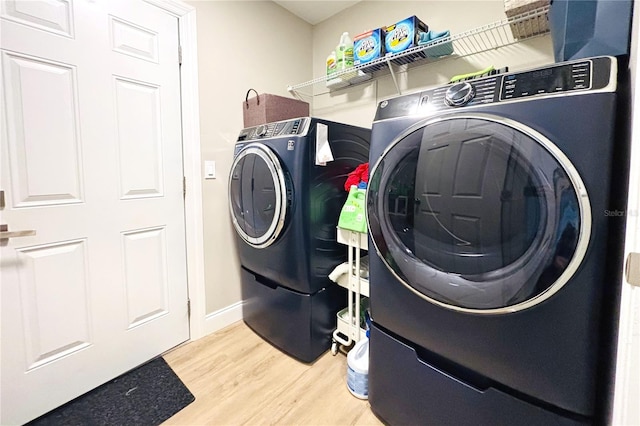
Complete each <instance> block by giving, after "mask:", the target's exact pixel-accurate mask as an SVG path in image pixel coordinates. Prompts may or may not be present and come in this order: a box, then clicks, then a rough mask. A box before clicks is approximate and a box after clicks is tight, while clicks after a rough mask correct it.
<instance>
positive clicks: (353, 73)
mask: <svg viewBox="0 0 640 426" xmlns="http://www.w3.org/2000/svg"><path fill="white" fill-rule="evenodd" d="M548 13H549V6H545V7H541V8H538V9H533V10H530V11H528V12H525V13H522V14H520V15H516V16H512V17H509V18H506V19H503V20H501V21H498V22H494V23H491V24H488V25H484V26H481V27H478V28H474V29H472V30H469V31H465V32H462V33H459V34H455V35H452V36H449V37H444V38H440V39H437V40H434V41H432V42H430V43H427V44H424V45H420V46H416V47H412V48H410V49H407V50H405V51H403V52H400V53H395V54H387V55H385V56H384V57H382V58H378V59H375V60H373V61H371V62H369V63H366V64H360V65H357V66H354V67H353V68H349V69H346V70H341V71H338V72H336V73H334V74H332V75H331V78H330V79H329V78H327V76H322V77H318V78H315V79H313V80H309V81H306V82H304V83H299V84H295V85H291V86H289V87H288V88H287V89H288V91H289V92H296V91H298V90H299V89H302V88H305V87H309V86H313V85H315V84H320V83H324V84H325V85H326V83H327V81H329V80H331V81H332V82H342V83H343V84H337V85H335V87H333V88H331V87H329V86H325V87H326V88H329V89H330V90H336V89H340V88H343V87H346V86H352V85H356V84H360V83H362V82H364V81H367V80H370V79H371V78H377V77H380V76H382V75H386V74H389V73H392V74H393V68H392V66H391V64H395V65H398V66H403V65H406V66H414V65H423V64H426V63H429V62H433V61H437V60H443V59H448V58H459V57H463V56H469V55H474V54H477V53H481V52H485V51H488V50H492V49H497V48H500V47H504V46H508V45H511V44H514V43H518V42H520V41H522V40H526V39H530V38H533V37H537V36H540V35H544V34H547V33H548V32H549V24H548V19H549V18H548Z"/></svg>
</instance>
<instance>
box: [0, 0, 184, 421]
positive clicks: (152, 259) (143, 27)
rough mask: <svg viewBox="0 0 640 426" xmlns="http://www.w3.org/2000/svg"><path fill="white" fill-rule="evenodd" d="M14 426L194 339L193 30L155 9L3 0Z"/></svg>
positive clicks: (5, 336)
mask: <svg viewBox="0 0 640 426" xmlns="http://www.w3.org/2000/svg"><path fill="white" fill-rule="evenodd" d="M0 7H1V9H0V16H1V19H2V21H1V28H0V31H1V51H0V56H1V58H0V60H1V62H0V70H1V76H0V77H1V85H2V86H1V88H2V99H1V108H2V111H1V122H0V124H1V126H0V128H1V132H2V133H1V139H2V143H1V146H0V148H1V151H0V157H1V162H0V167H1V169H0V176H1V181H0V190H3V191H4V195H5V206H4V207H3V208H0V215H1V218H0V219H1V223H2V224H6V225H8V228H9V231H19V230H31V229H32V230H35V231H36V235H35V236H28V237H22V238H11V239H9V240H5V241H4V242H2V246H1V247H0V250H1V252H0V255H1V259H0V266H1V284H0V291H1V294H0V295H1V315H2V317H1V320H2V322H1V327H2V335H1V345H2V348H1V356H2V363H1V364H2V366H1V368H2V370H1V386H2V388H1V405H0V424H17V423H24V422H26V421H29V420H31V419H33V418H36V417H38V416H39V415H41V414H43V413H45V412H47V411H49V410H51V409H53V408H55V407H57V406H59V405H61V404H63V403H65V402H67V401H69V400H71V399H73V398H75V397H77V396H79V395H81V394H83V393H85V392H87V391H89V390H91V389H92V388H94V387H96V386H98V385H100V384H102V383H104V382H106V381H109V380H110V379H112V378H114V377H116V376H118V375H119V374H121V373H123V372H125V371H127V370H129V369H131V368H134V367H136V366H138V365H140V364H142V363H144V362H145V361H147V360H149V359H151V358H153V357H155V356H157V355H159V354H161V353H162V352H164V351H166V350H167V349H169V348H171V347H173V346H175V345H177V344H179V343H181V342H183V341H185V340H187V339H188V338H189V334H188V333H189V331H188V321H189V319H188V312H187V280H186V254H185V224H184V200H183V189H182V185H183V184H182V180H183V177H182V176H183V171H182V145H181V128H180V86H179V72H180V71H179V64H178V21H177V18H175V17H172V16H170V15H168V14H166V13H164V12H162V11H161V10H160V9H158V8H156V7H154V6H151V5H149V4H146V3H143V2H142V1H139V0H43V1H37V2H36V1H29V0H26V1H13V0H3V1H2V2H1V3H0Z"/></svg>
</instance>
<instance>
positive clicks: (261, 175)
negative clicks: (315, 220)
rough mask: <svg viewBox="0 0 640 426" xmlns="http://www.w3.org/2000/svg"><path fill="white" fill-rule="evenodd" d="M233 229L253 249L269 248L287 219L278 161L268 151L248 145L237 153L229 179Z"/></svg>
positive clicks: (281, 171) (282, 179) (283, 176)
mask: <svg viewBox="0 0 640 426" xmlns="http://www.w3.org/2000/svg"><path fill="white" fill-rule="evenodd" d="M229 206H230V210H231V219H232V221H233V226H234V227H235V229H236V232H237V233H238V235H240V237H241V238H242V239H243V240H244V241H245V242H246V243H247V244H249V245H251V246H253V247H255V248H265V247H268V246H270V245H271V244H273V243H274V242H275V241H276V240H277V238H278V236H279V235H280V233H281V232H282V230H283V228H284V225H285V219H286V216H287V187H286V181H285V175H284V172H283V169H282V167H281V165H280V161H279V160H278V157H277V156H276V155H275V154H274V153H273V151H272V150H271V149H269V147H267V146H266V145H264V144H261V143H251V144H249V145H247V146H245V147H244V148H243V149H242V151H240V152H239V153H238V155H237V156H236V158H235V159H234V161H233V164H232V165H231V174H230V175H229Z"/></svg>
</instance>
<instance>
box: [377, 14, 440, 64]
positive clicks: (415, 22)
mask: <svg viewBox="0 0 640 426" xmlns="http://www.w3.org/2000/svg"><path fill="white" fill-rule="evenodd" d="M427 31H429V27H428V26H427V24H425V23H424V22H422V21H421V20H420V19H418V17H416V16H410V17H408V18H407V19H404V20H402V21H400V22H398V23H396V24H394V25H391V26H388V27H387V28H386V34H385V37H384V47H385V51H386V53H387V55H389V54H395V53H401V52H403V51H405V50H407V49H410V48H412V47H415V46H417V45H418V40H419V38H420V33H421V32H425V33H426V32H427ZM411 56H413V55H411ZM417 56H418V57H424V56H423V55H417ZM402 59H405V58H399V61H400V62H403V61H402ZM406 59H409V60H411V59H412V58H406Z"/></svg>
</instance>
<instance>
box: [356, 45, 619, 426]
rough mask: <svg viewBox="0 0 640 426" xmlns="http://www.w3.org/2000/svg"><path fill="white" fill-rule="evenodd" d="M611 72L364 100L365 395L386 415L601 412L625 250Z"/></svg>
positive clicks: (553, 417)
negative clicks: (368, 130)
mask: <svg viewBox="0 0 640 426" xmlns="http://www.w3.org/2000/svg"><path fill="white" fill-rule="evenodd" d="M616 67H617V63H616V60H615V58H610V57H599V58H590V59H584V60H579V61H574V62H567V63H563V64H558V65H553V66H548V67H544V68H539V69H535V70H531V71H526V72H516V73H509V74H503V75H497V76H492V77H488V78H482V79H478V80H473V81H467V82H463V83H458V84H452V85H447V86H443V87H438V88H435V89H432V90H427V91H424V92H421V93H414V94H410V95H406V96H401V97H398V98H395V99H390V100H386V101H382V102H381V103H380V104H379V106H378V109H377V113H376V118H375V121H374V124H373V129H372V140H371V154H370V164H371V165H372V171H371V176H370V182H369V192H368V194H367V211H368V221H369V232H370V238H371V244H370V246H372V247H375V250H371V251H374V252H375V253H371V255H370V260H369V262H370V272H369V275H370V276H369V282H370V289H371V290H370V291H371V299H370V304H371V314H372V320H373V325H372V331H371V342H370V367H369V368H370V370H369V372H370V373H369V374H370V376H369V385H370V391H369V392H370V393H369V401H370V404H371V408H372V410H373V411H374V412H375V413H376V414H377V415H378V416H379V417H381V418H382V419H384V420H385V421H386V422H388V423H390V424H424V425H445V424H451V425H456V426H460V425H491V426H495V425H514V424H527V425H552V424H554V425H555V424H558V425H573V424H603V423H605V422H606V418H607V415H608V414H607V410H608V409H609V408H608V404H609V401H610V394H611V392H612V387H611V377H612V374H613V373H612V371H613V368H612V364H613V359H614V354H613V353H614V348H615V332H614V330H615V329H616V324H617V303H618V297H619V283H620V282H621V280H620V274H619V272H618V271H620V270H621V269H622V268H621V265H622V260H621V259H622V245H623V244H622V235H623V233H622V232H620V230H621V223H622V220H619V219H616V218H614V217H612V215H610V214H607V212H611V211H616V210H624V200H617V199H615V198H614V197H612V196H611V195H610V194H611V189H612V188H619V187H624V185H625V177H626V173H625V169H626V167H627V165H626V164H625V163H624V162H622V163H617V164H614V159H615V158H616V151H617V150H620V149H622V148H623V147H624V144H625V143H626V141H625V140H618V139H617V137H616V133H615V132H614V128H615V122H616V87H617V86H616V85H617V83H616V75H617V69H616ZM618 202H619V203H618ZM616 203H618V204H616Z"/></svg>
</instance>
